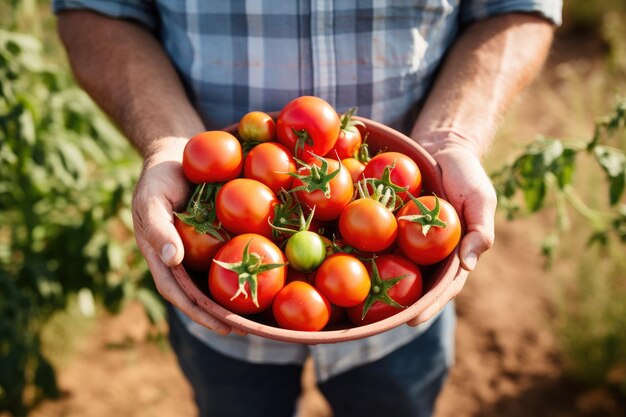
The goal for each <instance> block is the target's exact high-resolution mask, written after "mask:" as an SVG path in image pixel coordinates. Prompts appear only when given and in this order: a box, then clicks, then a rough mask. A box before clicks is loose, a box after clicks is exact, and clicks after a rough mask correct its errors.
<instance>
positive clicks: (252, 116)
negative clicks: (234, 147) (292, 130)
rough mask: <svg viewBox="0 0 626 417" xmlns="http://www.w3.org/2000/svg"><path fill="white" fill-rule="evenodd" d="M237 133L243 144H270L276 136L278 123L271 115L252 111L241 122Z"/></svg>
mask: <svg viewBox="0 0 626 417" xmlns="http://www.w3.org/2000/svg"><path fill="white" fill-rule="evenodd" d="M237 132H238V133H239V137H240V138H241V140H242V141H243V142H268V141H270V140H272V139H274V137H275V136H276V123H275V122H274V119H272V118H271V116H270V115H269V114H267V113H263V112H261V111H252V112H250V113H247V114H245V115H244V116H243V117H242V118H241V120H239V124H238V125H237Z"/></svg>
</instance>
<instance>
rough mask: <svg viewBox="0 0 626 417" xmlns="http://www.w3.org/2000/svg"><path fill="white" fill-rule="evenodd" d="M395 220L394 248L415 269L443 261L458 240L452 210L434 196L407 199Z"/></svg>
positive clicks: (458, 235)
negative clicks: (396, 230)
mask: <svg viewBox="0 0 626 417" xmlns="http://www.w3.org/2000/svg"><path fill="white" fill-rule="evenodd" d="M397 218H398V238H397V243H398V246H399V247H400V250H401V251H402V253H403V254H404V255H405V256H406V257H407V258H409V259H410V260H412V261H413V262H415V263H416V264H418V265H431V264H434V263H436V262H439V261H441V260H443V259H444V258H445V257H446V256H448V255H449V254H450V253H452V251H453V250H454V248H455V247H456V245H457V244H458V243H459V240H460V239H461V222H460V221H459V217H458V215H457V214H456V210H454V207H452V205H451V204H450V203H448V202H447V201H445V200H443V199H441V198H438V197H436V196H423V197H418V198H415V197H413V196H411V201H409V202H408V203H407V204H406V205H405V206H404V207H403V208H402V209H400V211H399V212H398V214H397Z"/></svg>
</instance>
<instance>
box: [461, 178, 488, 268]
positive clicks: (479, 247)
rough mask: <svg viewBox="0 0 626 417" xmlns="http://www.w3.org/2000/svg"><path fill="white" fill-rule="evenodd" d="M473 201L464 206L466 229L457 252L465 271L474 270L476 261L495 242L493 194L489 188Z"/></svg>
mask: <svg viewBox="0 0 626 417" xmlns="http://www.w3.org/2000/svg"><path fill="white" fill-rule="evenodd" d="M473 200H474V201H468V202H467V203H466V204H465V205H464V210H463V218H464V220H465V224H466V228H465V235H464V237H463V239H462V240H461V245H460V250H459V254H460V257H461V266H462V267H463V268H464V269H465V270H467V271H473V270H474V268H476V264H477V263H478V259H480V257H481V255H482V254H483V253H484V252H485V251H487V250H488V249H489V248H491V247H492V246H493V243H494V240H495V215H496V196H495V192H493V189H491V188H490V189H488V190H487V191H485V192H484V194H483V195H482V196H481V195H476V197H475V198H474V199H473Z"/></svg>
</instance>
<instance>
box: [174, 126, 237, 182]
mask: <svg viewBox="0 0 626 417" xmlns="http://www.w3.org/2000/svg"><path fill="white" fill-rule="evenodd" d="M242 166H243V151H242V149H241V144H240V143H239V141H238V140H237V138H235V137H234V136H233V135H231V134H230V133H228V132H223V131H221V130H214V131H210V132H203V133H200V134H197V135H196V136H194V137H192V138H191V139H189V142H187V144H186V145H185V149H184V150H183V172H184V174H185V177H186V178H187V179H188V180H189V181H191V182H193V183H195V184H200V183H203V182H225V181H229V180H232V179H234V178H237V177H238V176H239V174H241V168H242Z"/></svg>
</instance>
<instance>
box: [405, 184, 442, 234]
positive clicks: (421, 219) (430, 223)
mask: <svg viewBox="0 0 626 417" xmlns="http://www.w3.org/2000/svg"><path fill="white" fill-rule="evenodd" d="M408 195H409V197H410V198H411V201H413V203H415V205H416V206H417V208H418V209H419V210H420V211H421V212H422V213H421V214H413V215H408V216H401V217H398V221H400V220H405V221H409V222H413V223H417V224H420V225H422V234H423V235H424V236H426V235H428V231H429V230H430V229H431V228H432V227H446V226H447V225H446V222H444V221H443V220H441V219H440V218H439V213H440V212H441V206H440V205H439V198H438V197H437V196H435V208H433V209H432V210H429V209H428V207H426V206H425V205H424V204H423V203H422V202H421V201H419V200H418V199H417V198H415V197H413V196H412V195H411V194H410V193H408Z"/></svg>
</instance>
